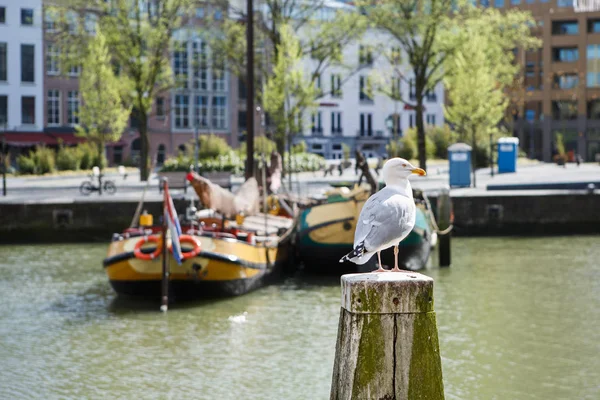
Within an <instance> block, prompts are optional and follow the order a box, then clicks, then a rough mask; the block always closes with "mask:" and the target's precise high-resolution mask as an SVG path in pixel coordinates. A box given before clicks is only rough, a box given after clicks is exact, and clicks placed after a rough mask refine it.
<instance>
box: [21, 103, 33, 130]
mask: <svg viewBox="0 0 600 400" xmlns="http://www.w3.org/2000/svg"><path fill="white" fill-rule="evenodd" d="M21 123H22V124H23V125H35V97H32V96H23V97H21Z"/></svg>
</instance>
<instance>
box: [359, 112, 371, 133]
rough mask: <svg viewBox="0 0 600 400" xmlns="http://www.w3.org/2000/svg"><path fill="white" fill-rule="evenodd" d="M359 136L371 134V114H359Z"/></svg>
mask: <svg viewBox="0 0 600 400" xmlns="http://www.w3.org/2000/svg"><path fill="white" fill-rule="evenodd" d="M360 136H373V114H370V113H362V114H360Z"/></svg>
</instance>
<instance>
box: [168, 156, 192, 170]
mask: <svg viewBox="0 0 600 400" xmlns="http://www.w3.org/2000/svg"><path fill="white" fill-rule="evenodd" d="M192 164H193V161H192V159H191V158H190V157H188V156H186V155H185V154H182V153H179V155H178V156H177V157H170V158H167V159H166V160H165V162H164V164H163V165H162V167H161V169H160V171H161V172H175V171H180V172H181V171H189V170H190V167H191V166H192Z"/></svg>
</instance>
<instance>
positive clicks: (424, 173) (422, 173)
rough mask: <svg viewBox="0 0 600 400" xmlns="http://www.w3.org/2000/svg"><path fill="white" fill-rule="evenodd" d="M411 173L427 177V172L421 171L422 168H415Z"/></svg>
mask: <svg viewBox="0 0 600 400" xmlns="http://www.w3.org/2000/svg"><path fill="white" fill-rule="evenodd" d="M410 172H412V173H413V174H417V175H421V176H425V175H427V172H425V170H424V169H421V168H414V169H413V170H411V171H410Z"/></svg>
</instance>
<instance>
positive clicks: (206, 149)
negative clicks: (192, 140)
mask: <svg viewBox="0 0 600 400" xmlns="http://www.w3.org/2000/svg"><path fill="white" fill-rule="evenodd" d="M198 146H199V149H198V158H199V159H200V160H204V159H208V158H214V157H218V156H222V155H225V154H228V153H229V152H230V151H231V147H229V145H228V144H227V141H226V140H225V139H223V138H222V137H220V136H217V135H213V134H211V135H201V136H200V137H199V138H198ZM192 149H193V147H192ZM190 153H191V154H193V150H192V151H191V152H190Z"/></svg>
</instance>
